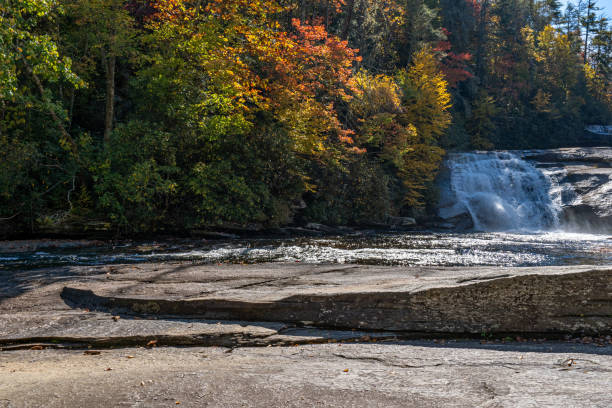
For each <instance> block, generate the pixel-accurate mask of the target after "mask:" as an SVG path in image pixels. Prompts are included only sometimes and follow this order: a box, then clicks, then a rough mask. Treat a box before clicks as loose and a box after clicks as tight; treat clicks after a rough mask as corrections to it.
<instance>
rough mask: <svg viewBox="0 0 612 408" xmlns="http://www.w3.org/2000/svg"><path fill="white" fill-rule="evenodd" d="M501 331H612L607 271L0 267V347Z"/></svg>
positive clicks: (233, 343)
mask: <svg viewBox="0 0 612 408" xmlns="http://www.w3.org/2000/svg"><path fill="white" fill-rule="evenodd" d="M247 322H248V323H247ZM262 322H263V323H262ZM508 333H510V334H511V333H521V334H526V335H528V336H539V335H543V336H548V337H550V336H553V337H554V336H561V335H564V334H572V335H583V334H589V335H591V334H599V335H601V334H611V333H612V269H611V268H610V267H591V266H571V267H534V268H499V267H495V268H491V267H476V268H431V267H422V268H415V267H410V268H408V267H383V266H362V265H302V264H259V265H192V264H189V263H175V264H167V263H166V264H137V265H105V266H93V267H92V266H78V267H77V266H75V267H63V268H48V269H37V270H29V271H28V270H26V271H5V272H2V271H0V347H14V346H15V345H19V344H32V343H40V342H43V343H45V344H77V345H78V344H81V345H85V344H89V345H96V346H112V345H146V344H148V343H149V342H151V341H154V342H159V344H169V345H172V344H174V345H177V344H178V345H223V346H230V347H237V346H241V345H251V346H254V345H257V346H262V345H275V344H295V343H312V342H325V341H328V340H330V339H334V340H346V339H361V338H376V337H389V336H406V335H407V336H410V335H429V336H465V335H468V336H480V335H481V334H487V335H489V334H491V335H505V334H508Z"/></svg>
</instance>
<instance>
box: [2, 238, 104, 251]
mask: <svg viewBox="0 0 612 408" xmlns="http://www.w3.org/2000/svg"><path fill="white" fill-rule="evenodd" d="M104 244H105V243H104V242H103V241H97V240H83V239H79V240H71V239H30V240H17V241H0V253H7V252H8V253H10V252H12V253H16V252H34V251H42V250H45V249H78V248H87V247H94V246H101V245H104Z"/></svg>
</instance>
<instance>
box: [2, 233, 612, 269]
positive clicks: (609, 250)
mask: <svg viewBox="0 0 612 408" xmlns="http://www.w3.org/2000/svg"><path fill="white" fill-rule="evenodd" d="M167 261H192V262H194V263H221V262H232V263H260V262H303V263H337V264H344V263H359V264H376V265H414V266H427V265H429V266H476V265H483V266H484V265H499V266H536V265H572V264H591V265H607V264H611V263H612V238H611V237H608V236H606V235H594V234H578V233H566V232H547V233H543V234H518V233H466V234H458V233H436V232H420V233H401V234H360V233H356V234H353V235H349V236H340V237H326V238H293V239H252V240H231V241H206V240H174V241H164V242H139V243H124V244H123V245H120V246H114V247H96V248H90V249H82V250H71V251H61V250H56V251H52V250H48V251H39V252H34V253H18V254H0V265H1V266H3V267H8V268H11V267H12V268H18V267H24V266H26V265H27V266H29V267H37V266H52V265H76V264H82V265H95V264H106V263H133V262H167Z"/></svg>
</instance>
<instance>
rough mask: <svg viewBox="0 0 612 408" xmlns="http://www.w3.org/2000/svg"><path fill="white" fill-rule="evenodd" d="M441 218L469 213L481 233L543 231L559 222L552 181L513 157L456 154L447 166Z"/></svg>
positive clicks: (499, 154) (503, 154) (529, 164)
mask: <svg viewBox="0 0 612 408" xmlns="http://www.w3.org/2000/svg"><path fill="white" fill-rule="evenodd" d="M446 167H447V169H448V176H447V178H448V180H447V186H448V188H447V190H448V191H447V193H446V196H445V192H444V191H443V192H442V197H441V206H440V210H439V213H440V216H441V217H442V218H445V219H448V218H451V217H453V216H457V215H460V214H465V213H468V214H469V215H470V216H471V218H472V222H473V226H474V229H476V230H479V231H509V230H515V231H541V230H547V229H551V228H555V227H557V226H558V223H559V212H560V205H559V203H558V200H556V199H555V197H554V196H555V195H557V194H558V193H556V192H554V191H553V188H552V187H551V179H550V178H549V177H548V176H546V175H545V174H544V173H543V172H542V171H540V170H539V169H537V168H536V167H535V166H534V165H533V164H531V163H529V162H527V161H525V160H522V159H521V158H520V157H519V156H517V155H515V154H513V153H510V152H479V153H455V154H451V155H450V156H449V158H448V159H447V161H446Z"/></svg>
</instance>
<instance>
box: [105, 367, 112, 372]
mask: <svg viewBox="0 0 612 408" xmlns="http://www.w3.org/2000/svg"><path fill="white" fill-rule="evenodd" d="M112 370H113V369H112V368H110V367H108V368H107V369H106V370H104V371H112Z"/></svg>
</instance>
